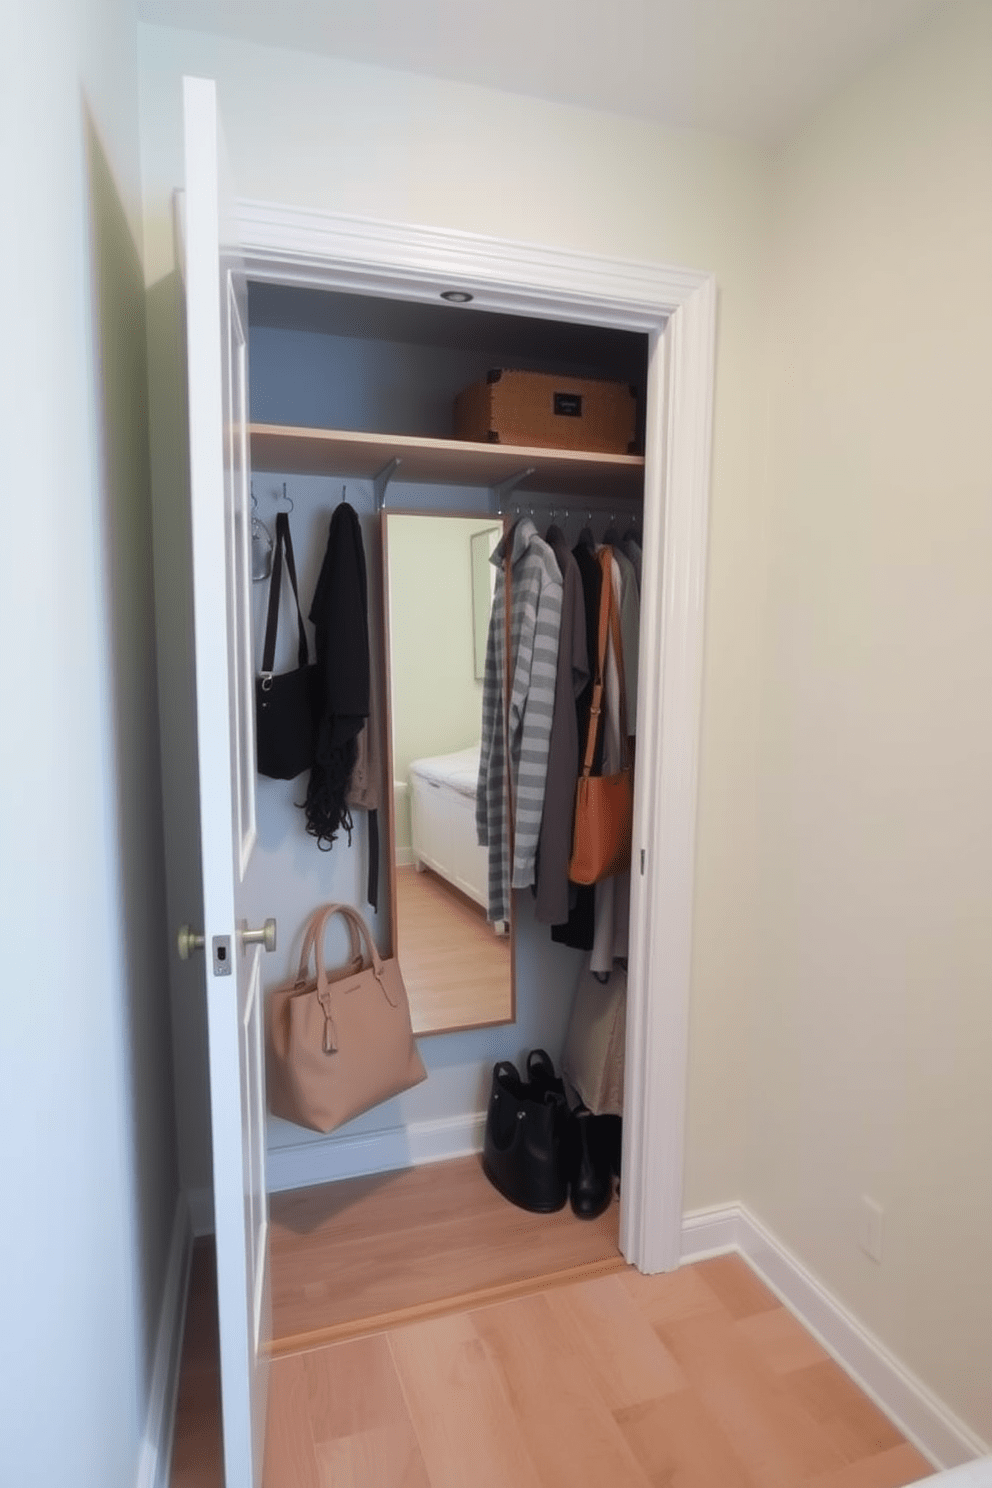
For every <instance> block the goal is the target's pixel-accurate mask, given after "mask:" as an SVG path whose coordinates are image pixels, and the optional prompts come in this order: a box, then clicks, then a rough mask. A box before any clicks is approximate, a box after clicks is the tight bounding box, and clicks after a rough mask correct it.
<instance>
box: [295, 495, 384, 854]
mask: <svg viewBox="0 0 992 1488" xmlns="http://www.w3.org/2000/svg"><path fill="white" fill-rule="evenodd" d="M310 619H311V620H312V621H313V624H314V633H315V637H316V642H317V664H318V667H319V669H320V694H321V710H320V724H319V726H318V729H317V752H316V758H315V760H314V764H313V767H312V769H311V771H310V779H309V781H308V784H307V796H306V805H305V811H306V822H307V831H308V832H309V834H310V836H311V837H316V839H317V845H318V846H319V847H320V848H322V849H323V850H324V851H327V850H329V849H330V847H331V845H332V844H333V842H334V841H335V839H336V837H337V834H338V831H339V830H340V829H342V828H343V829H344V830H345V831H346V832H347V834H348V842H349V844H350V842H351V832H352V818H351V812H350V810H349V808H348V803H347V792H348V786H349V782H350V780H351V776H352V772H353V770H354V768H355V761H356V758H357V754H358V747H357V739H358V734H359V731H360V730H361V728H362V725H363V724H364V722H365V720H366V718H367V717H368V714H369V694H370V686H371V679H370V669H369V620H368V588H367V579H366V571H365V548H364V545H363V543H362V530H361V527H360V525H359V521H358V514H357V512H356V511H355V509H354V507H352V506H350V505H349V504H348V502H346V501H342V502H341V503H340V504H339V505H338V506H336V507H335V509H334V512H333V514H332V516H331V523H330V530H329V532H328V537H327V549H326V551H325V553H324V561H323V563H322V565H321V569H320V575H319V577H318V579H317V587H316V589H315V591H314V596H313V603H312V604H311V606H310Z"/></svg>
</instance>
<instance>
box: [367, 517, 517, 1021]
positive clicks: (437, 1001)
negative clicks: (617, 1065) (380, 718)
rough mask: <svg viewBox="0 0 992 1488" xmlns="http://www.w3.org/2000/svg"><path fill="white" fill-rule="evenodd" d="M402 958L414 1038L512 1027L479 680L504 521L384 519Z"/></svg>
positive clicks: (508, 941)
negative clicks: (491, 886)
mask: <svg viewBox="0 0 992 1488" xmlns="http://www.w3.org/2000/svg"><path fill="white" fill-rule="evenodd" d="M383 531H384V554H385V563H384V572H385V578H386V595H385V598H386V613H387V626H388V637H389V677H388V696H389V708H390V721H391V728H390V742H391V754H392V777H393V802H392V807H393V809H392V818H393V824H392V842H391V844H390V846H391V848H392V862H391V883H392V884H393V887H394V904H395V936H396V939H395V945H396V954H397V956H398V957H399V962H400V967H401V969H402V971H403V979H404V982H405V983H406V988H407V992H408V994H409V999H410V1010H411V1014H412V1018H413V1027H414V1032H415V1033H436V1032H442V1031H450V1030H453V1029H457V1028H473V1027H481V1026H485V1025H490V1024H497V1023H507V1022H511V1021H512V1020H513V1017H514V998H513V965H512V960H513V952H512V935H511V934H510V933H509V931H510V927H509V926H508V925H498V926H494V925H491V924H489V923H488V922H487V919H486V896H487V876H488V865H487V853H486V849H485V848H481V847H479V846H478V843H477V841H476V829H475V790H476V783H477V780H478V772H479V735H480V725H481V718H482V679H483V674H484V665H485V639H486V635H485V633H486V629H487V628H488V619H489V607H490V601H491V592H492V591H491V575H492V576H494V570H493V569H492V567H491V565H490V563H489V555H490V553H491V551H492V549H493V547H495V545H496V543H497V542H498V541H499V538H500V536H501V533H502V524H501V521H500V520H499V519H494V518H493V517H492V516H487V515H484V514H480V515H477V516H463V515H448V514H437V513H433V512H432V513H422V512H418V513H413V512H385V513H384V514H383Z"/></svg>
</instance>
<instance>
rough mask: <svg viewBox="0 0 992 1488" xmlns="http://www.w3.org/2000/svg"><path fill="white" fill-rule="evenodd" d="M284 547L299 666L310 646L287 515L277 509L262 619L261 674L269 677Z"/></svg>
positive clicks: (274, 644) (305, 659) (306, 655)
mask: <svg viewBox="0 0 992 1488" xmlns="http://www.w3.org/2000/svg"><path fill="white" fill-rule="evenodd" d="M284 548H285V550H286V568H287V569H288V570H289V582H290V583H291V584H292V586H293V598H294V600H295V601H296V623H297V624H298V626H299V628H300V644H299V648H298V650H297V660H298V663H299V665H300V666H301V667H303V666H307V664H308V663H309V661H310V648H309V646H308V645H307V633H306V628H305V627H304V624H303V616H302V615H301V613H300V592H299V589H298V588H297V584H296V559H295V558H294V557H293V538H292V534H291V533H290V530H289V516H288V514H287V513H286V512H279V514H278V516H277V517H276V550H275V553H274V554H273V556H272V574H271V576H270V578H269V610H268V616H267V618H266V621H265V645H264V647H263V649H262V676H263V677H271V676H272V667H273V664H274V663H275V659H276V631H277V630H278V628H279V596H280V592H281V590H282V555H283V549H284Z"/></svg>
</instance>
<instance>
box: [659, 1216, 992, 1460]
mask: <svg viewBox="0 0 992 1488" xmlns="http://www.w3.org/2000/svg"><path fill="white" fill-rule="evenodd" d="M728 1251H737V1252H738V1253H739V1254H740V1255H742V1256H743V1257H744V1259H745V1260H746V1261H747V1262H748V1264H749V1265H750V1266H751V1268H752V1270H754V1271H755V1272H757V1274H758V1275H759V1276H760V1277H761V1279H762V1281H764V1282H765V1283H766V1284H767V1285H768V1286H769V1287H770V1288H771V1290H772V1291H773V1292H774V1293H775V1294H776V1296H777V1297H779V1298H781V1300H782V1302H783V1303H784V1304H785V1306H786V1307H788V1309H789V1311H790V1312H792V1313H794V1314H795V1316H796V1317H797V1318H798V1319H799V1321H800V1322H801V1323H802V1324H803V1326H804V1327H805V1328H806V1329H807V1330H808V1331H809V1332H810V1333H812V1334H813V1336H814V1337H815V1338H816V1339H818V1341H819V1342H820V1343H821V1344H822V1345H823V1347H824V1348H825V1349H826V1350H827V1352H828V1353H829V1354H831V1355H832V1357H833V1358H834V1359H836V1361H837V1363H838V1364H839V1365H840V1366H841V1368H842V1369H843V1370H844V1371H845V1373H846V1374H848V1375H850V1376H851V1378H852V1379H853V1380H854V1381H855V1382H856V1383H857V1384H858V1385H860V1387H861V1389H862V1390H864V1392H865V1394H866V1395H869V1396H870V1397H871V1399H872V1400H874V1402H875V1404H876V1405H877V1406H878V1407H879V1408H880V1409H881V1410H882V1411H884V1412H885V1414H886V1415H887V1416H888V1418H889V1419H890V1420H891V1421H892V1423H893V1424H894V1425H895V1426H897V1427H898V1428H899V1430H900V1431H901V1432H902V1433H903V1435H904V1436H905V1437H906V1438H907V1439H908V1440H909V1441H911V1442H912V1443H913V1445H914V1446H915V1447H916V1448H918V1450H919V1451H921V1452H922V1453H923V1455H924V1456H925V1457H926V1458H928V1459H929V1460H930V1461H931V1462H932V1463H933V1465H934V1466H935V1467H939V1468H952V1467H958V1466H960V1465H961V1464H964V1463H971V1462H973V1461H974V1459H975V1458H979V1457H984V1456H987V1455H989V1453H990V1451H992V1449H990V1448H989V1447H988V1445H987V1444H986V1443H985V1442H983V1441H982V1440H981V1439H980V1438H979V1437H977V1436H976V1435H975V1434H974V1432H972V1431H971V1430H970V1429H969V1428H968V1427H967V1426H966V1425H965V1424H964V1422H963V1421H960V1420H959V1419H958V1418H957V1416H955V1415H954V1413H953V1411H951V1410H950V1409H949V1408H948V1407H947V1406H946V1405H945V1404H944V1403H943V1401H941V1400H938V1399H937V1397H936V1396H935V1395H934V1394H933V1393H932V1391H930V1390H929V1389H928V1388H927V1386H926V1385H925V1384H924V1383H923V1382H922V1380H919V1379H917V1378H916V1376H915V1375H914V1374H912V1373H911V1371H910V1370H908V1369H907V1368H906V1367H905V1365H903V1364H902V1363H900V1361H899V1360H898V1359H896V1358H895V1357H894V1355H892V1354H891V1353H889V1351H888V1349H886V1348H885V1346H884V1345H883V1344H882V1343H880V1342H879V1340H878V1339H877V1338H875V1337H874V1336H873V1335H872V1334H871V1333H869V1332H868V1330H867V1329H866V1328H865V1327H863V1326H862V1324H861V1323H859V1322H858V1320H857V1318H855V1317H854V1316H853V1315H852V1314H851V1313H850V1312H848V1311H847V1309H846V1308H845V1307H844V1306H843V1304H842V1303H840V1302H839V1301H838V1300H837V1298H836V1297H834V1296H833V1295H832V1294H831V1293H830V1292H828V1291H827V1289H826V1287H825V1286H823V1285H822V1283H821V1282H819V1281H818V1280H817V1279H816V1277H814V1276H812V1275H811V1274H810V1272H809V1271H807V1270H806V1268H805V1266H803V1264H802V1262H801V1261H799V1260H797V1258H796V1257H795V1256H794V1255H792V1253H791V1252H790V1251H788V1250H787V1249H786V1247H785V1246H784V1245H783V1244H782V1243H781V1241H779V1240H777V1239H776V1238H775V1236H774V1235H772V1234H771V1233H770V1232H769V1231H768V1230H766V1229H765V1228H764V1226H763V1225H761V1224H760V1223H759V1221H758V1220H757V1219H755V1217H754V1215H752V1214H751V1213H749V1211H748V1210H747V1209H746V1208H745V1207H744V1206H743V1205H742V1204H728V1205H726V1206H725V1207H724V1208H720V1209H706V1210H698V1211H697V1212H695V1213H692V1214H687V1215H686V1216H685V1218H684V1220H683V1225H682V1260H683V1262H687V1261H698V1260H704V1259H705V1258H706V1257H707V1256H712V1255H720V1254H725V1253H726V1252H728Z"/></svg>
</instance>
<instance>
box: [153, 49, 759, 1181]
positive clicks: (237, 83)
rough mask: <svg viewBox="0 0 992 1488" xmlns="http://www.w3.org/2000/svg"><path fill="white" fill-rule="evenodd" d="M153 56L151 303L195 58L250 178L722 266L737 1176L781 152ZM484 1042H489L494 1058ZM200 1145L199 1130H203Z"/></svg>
mask: <svg viewBox="0 0 992 1488" xmlns="http://www.w3.org/2000/svg"><path fill="white" fill-rule="evenodd" d="M139 67H140V74H141V110H142V168H143V174H144V193H145V232H146V270H147V274H148V278H149V283H150V298H151V301H152V304H153V306H154V305H157V304H159V303H162V304H168V301H169V289H168V276H169V275H170V272H171V270H172V265H173V258H172V227H171V193H172V191H173V189H174V188H175V187H176V186H177V185H178V184H179V182H180V179H181V166H182V155H181V116H180V78H181V75H182V73H183V72H184V71H187V72H192V73H198V74H200V75H203V76H207V77H213V78H216V79H217V84H218V94H219V98H220V104H221V108H222V111H223V114H224V118H225V121H226V126H227V136H228V139H227V143H228V147H229V153H230V156H231V162H232V167H233V174H234V179H235V186H236V190H237V191H238V193H239V194H240V195H243V196H250V197H256V198H262V199H270V200H273V201H280V202H287V203H291V204H296V205H302V206H312V207H322V208H326V209H330V210H335V211H341V212H346V213H356V214H365V215H369V216H373V217H377V218H382V219H387V220H396V221H405V222H412V223H426V224H431V225H437V226H442V227H453V228H459V229H464V230H468V231H474V232H480V233H486V234H491V235H493V236H497V237H507V238H516V239H523V240H530V241H535V242H541V243H547V244H551V245H558V246H562V247H566V248H569V249H573V250H580V251H582V250H584V251H588V252H592V253H598V254H604V255H610V256H615V257H619V258H631V259H645V260H651V261H654V262H661V263H670V264H681V265H685V266H687V267H690V268H697V269H706V270H711V271H713V272H714V273H715V274H716V276H717V279H718V282H719V286H720V304H719V322H720V324H719V345H718V350H717V383H716V425H715V435H714V454H713V489H712V521H711V575H712V585H711V597H710V601H709V608H708V616H707V641H706V648H707V649H706V681H705V688H704V700H703V715H704V716H703V755H702V771H701V790H702V794H701V803H700V834H699V853H698V877H699V896H698V903H699V909H698V913H697V934H696V957H695V973H694V992H693V1014H692V1049H691V1060H692V1075H691V1082H690V1110H689V1163H688V1199H689V1202H690V1204H701V1203H706V1202H714V1201H718V1200H724V1199H726V1198H727V1196H728V1194H732V1193H734V1192H736V1187H737V1172H738V1162H737V1154H736V1145H737V1141H738V1135H739V1131H740V1121H739V1115H738V1111H737V1105H736V1096H735V1094H734V1092H735V1089H736V1086H735V1084H734V1083H733V1076H734V1071H735V1068H736V1065H737V1063H738V1049H739V1045H740V1038H741V1022H740V1020H741V1018H742V1017H743V1016H744V1013H745V1011H746V1008H747V1005H748V1000H749V999H748V996H747V977H748V968H749V966H750V964H751V959H752V957H751V949H750V936H751V927H752V923H753V912H752V905H751V903H750V901H749V895H750V893H751V884H752V870H751V864H752V863H753V861H754V851H755V849H754V837H753V830H754V783H755V768H756V767H755V753H754V750H755V739H756V729H757V694H756V689H755V685H754V680H753V679H754V677H755V674H756V669H757V656H758V650H757V647H758V615H759V600H760V596H761V593H762V577H761V575H762V569H761V563H762V559H761V553H762V543H763V520H762V517H761V502H762V500H763V492H764V487H763V483H762V481H761V478H760V477H761V473H762V472H761V458H760V456H761V451H762V449H763V444H762V439H761V428H760V419H759V414H760V411H761V408H762V406H763V404H762V371H761V368H762V349H761V345H762V327H763V321H762V316H761V294H762V289H763V272H764V263H765V248H766V244H765V230H766V220H767V203H766V181H767V163H766V161H765V159H764V157H763V156H762V155H761V154H760V153H759V152H758V151H757V150H755V149H753V148H751V147H749V146H747V145H744V144H741V143H739V142H735V141H732V140H726V139H720V138H716V137H710V136H705V135H699V134H691V133H686V132H678V131H673V130H663V129H661V128H658V127H655V126H652V125H649V124H646V123H643V122H639V121H636V120H631V119H625V118H622V117H620V116H617V115H609V114H602V113H596V112H592V111H589V110H582V109H574V108H564V107H559V106H556V105H552V104H547V103H542V102H539V101H537V100H534V99H527V98H519V97H512V96H510V95H508V94H502V93H497V92H492V91H487V90H484V89H479V88H472V87H465V86H460V85H457V84H453V83H446V82H440V81H436V80H431V79H427V78H423V77H414V76H412V75H408V74H403V73H397V72H389V71H385V70H383V69H379V68H374V67H363V66H359V65H357V64H352V63H347V62H342V61H337V60H335V59H330V58H326V57H316V56H305V55H303V54H301V53H298V52H291V51H279V50H273V49H266V48H262V47H258V46H252V45H248V44H243V43H236V42H231V41H226V40H224V39H221V38H216V37H210V36H205V35H199V34H194V33H182V32H175V31H170V30H165V29H161V28H154V27H145V28H142V31H141V35H140V38H139ZM173 335H174V332H173V331H172V330H171V327H170V325H169V323H168V319H167V317H166V319H165V320H164V321H163V323H162V325H161V326H159V323H158V321H157V320H156V318H155V316H154V315H153V319H152V328H151V336H152V370H153V377H154V376H155V375H156V371H157V369H158V367H159V364H160V363H167V361H168V357H167V356H164V355H163V354H162V348H163V346H164V344H165V342H167V341H168V339H169V338H170V336H173ZM173 402H174V392H173V391H172V390H170V388H169V386H168V385H163V386H160V387H158V389H157V391H156V395H155V396H154V397H153V403H152V421H153V430H152V432H153V450H161V451H162V460H163V461H165V460H168V458H169V457H170V452H171V451H172V450H174V448H175V446H176V441H175V438H174V437H173V435H172V434H171V433H170V431H169V428H168V425H167V422H166V414H167V411H168V409H169V407H170V404H171V403H173ZM158 473H159V475H160V474H161V471H160V470H159V472H158ZM156 536H157V537H158V534H156ZM162 539H163V543H164V542H167V541H169V540H170V538H169V533H168V531H164V532H163V534H162ZM526 995H527V994H526V991H525V992H524V996H525V998H526ZM522 1036H523V1031H522V1029H521V1037H522ZM481 1047H482V1046H481V1044H480V1053H479V1054H478V1056H477V1057H478V1059H479V1060H482V1062H483V1063H484V1062H485V1061H486V1059H488V1060H490V1062H491V1058H492V1055H491V1053H490V1052H486V1053H483V1052H481ZM480 1067H481V1066H480ZM475 1084H477V1082H475ZM473 1088H474V1086H473ZM477 1098H478V1096H477V1095H473V1100H475V1099H477ZM197 1100H198V1096H197V1094H196V1091H195V1090H190V1091H188V1092H185V1093H184V1096H183V1098H182V1099H181V1100H180V1103H179V1104H180V1110H181V1112H182V1113H183V1115H182V1116H181V1117H180V1121H181V1123H182V1122H184V1121H185V1120H186V1119H187V1116H186V1113H189V1112H192V1111H194V1110H195V1109H196V1103H197ZM200 1146H201V1147H202V1143H201V1144H200ZM195 1147H196V1137H195V1133H191V1134H190V1136H189V1138H188V1139H187V1140H186V1141H185V1143H184V1148H185V1150H187V1151H192V1150H193V1149H194V1148H195Z"/></svg>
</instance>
